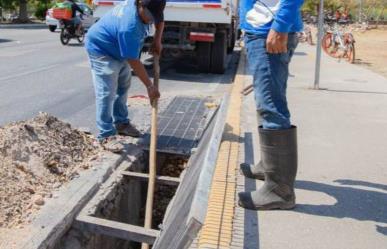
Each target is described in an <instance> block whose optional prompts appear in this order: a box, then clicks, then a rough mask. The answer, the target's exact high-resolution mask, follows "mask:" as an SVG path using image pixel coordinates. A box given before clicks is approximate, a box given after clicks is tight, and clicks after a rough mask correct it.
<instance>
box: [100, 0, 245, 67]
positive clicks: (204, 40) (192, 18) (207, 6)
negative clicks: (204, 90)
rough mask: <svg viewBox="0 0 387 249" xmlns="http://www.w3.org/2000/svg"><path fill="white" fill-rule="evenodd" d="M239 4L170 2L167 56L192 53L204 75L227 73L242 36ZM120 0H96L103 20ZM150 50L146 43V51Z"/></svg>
mask: <svg viewBox="0 0 387 249" xmlns="http://www.w3.org/2000/svg"><path fill="white" fill-rule="evenodd" d="M236 1H237V0H167V4H166V7H165V12H164V18H165V30H164V35H163V47H164V54H163V56H176V57H177V56H180V54H181V53H182V52H187V51H189V52H192V53H194V55H195V57H196V59H197V65H198V67H199V69H200V70H201V71H202V72H210V73H219V74H222V73H224V71H225V69H226V62H227V54H228V53H231V52H232V51H233V49H234V44H235V40H236V38H237V34H238V18H237V2H236ZM120 2H121V1H117V0H93V4H94V6H95V11H94V16H95V17H101V16H102V15H104V14H105V13H106V12H107V11H108V10H109V9H111V8H112V7H113V6H114V5H116V4H119V3H120ZM147 46H149V43H146V46H145V49H146V48H147Z"/></svg>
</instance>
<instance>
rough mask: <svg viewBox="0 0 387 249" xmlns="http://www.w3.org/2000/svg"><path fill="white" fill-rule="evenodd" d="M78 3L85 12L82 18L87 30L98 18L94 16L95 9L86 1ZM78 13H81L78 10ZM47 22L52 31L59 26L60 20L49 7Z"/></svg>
mask: <svg viewBox="0 0 387 249" xmlns="http://www.w3.org/2000/svg"><path fill="white" fill-rule="evenodd" d="M77 4H78V6H79V7H80V8H81V9H82V10H83V12H84V13H85V15H83V20H82V19H81V20H82V25H83V27H84V28H85V29H86V30H87V29H89V28H90V27H91V25H93V24H94V23H95V22H96V21H97V20H98V18H95V17H93V10H92V9H91V8H90V7H89V6H87V5H86V4H84V3H77ZM77 15H80V14H79V13H78V12H77ZM46 24H47V25H48V29H49V30H50V31H51V32H54V31H55V30H56V28H58V27H59V20H58V19H55V18H53V17H52V9H48V10H47V12H46Z"/></svg>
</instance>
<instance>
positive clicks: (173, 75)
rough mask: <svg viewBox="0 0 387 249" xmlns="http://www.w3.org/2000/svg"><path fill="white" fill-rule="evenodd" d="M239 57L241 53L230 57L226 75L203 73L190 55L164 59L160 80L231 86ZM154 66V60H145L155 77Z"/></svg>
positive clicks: (236, 52) (161, 63)
mask: <svg viewBox="0 0 387 249" xmlns="http://www.w3.org/2000/svg"><path fill="white" fill-rule="evenodd" d="M239 56H240V52H239V51H234V53H232V54H231V55H229V56H228V63H227V69H226V71H225V73H224V74H211V73H202V72H201V71H200V70H199V68H198V67H197V63H196V60H195V58H194V57H192V56H189V55H183V56H181V57H179V58H172V59H169V58H168V59H162V60H161V61H160V79H163V80H171V81H182V82H195V83H205V84H211V83H214V84H219V83H220V84H231V83H232V82H233V81H234V76H235V72H236V70H237V66H238V61H239ZM152 64H153V62H152V58H148V59H146V60H145V65H146V66H145V67H146V69H147V71H148V73H149V75H153V66H152Z"/></svg>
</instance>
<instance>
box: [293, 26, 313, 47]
mask: <svg viewBox="0 0 387 249" xmlns="http://www.w3.org/2000/svg"><path fill="white" fill-rule="evenodd" d="M297 35H298V41H299V42H302V43H304V42H306V43H308V44H309V45H314V43H313V38H312V29H311V28H310V26H309V25H305V27H304V30H303V31H302V32H299V33H298V34H297Z"/></svg>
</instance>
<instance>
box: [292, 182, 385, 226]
mask: <svg viewBox="0 0 387 249" xmlns="http://www.w3.org/2000/svg"><path fill="white" fill-rule="evenodd" d="M335 182H337V183H340V184H342V185H345V186H334V185H329V184H325V183H317V182H311V181H297V182H296V188H297V189H303V190H309V191H316V192H322V193H326V194H328V195H330V196H331V197H333V198H335V199H336V200H337V202H336V203H335V204H334V205H311V204H298V205H297V207H296V209H295V211H296V212H299V213H305V214H311V215H317V216H326V217H334V218H352V219H355V220H359V221H374V222H378V223H385V224H387V193H382V192H380V191H372V190H365V189H359V188H354V187H355V186H363V187H364V186H365V187H371V188H375V189H378V190H381V191H383V190H386V189H387V186H386V185H382V184H376V183H369V182H365V181H355V180H336V181H335ZM349 186H351V187H349ZM377 230H378V232H380V233H383V234H384V232H385V231H386V228H384V227H379V226H377Z"/></svg>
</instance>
